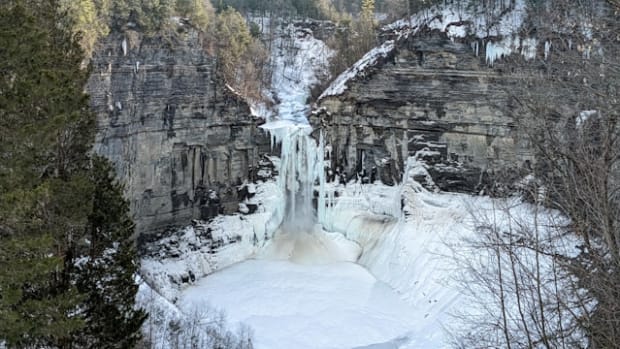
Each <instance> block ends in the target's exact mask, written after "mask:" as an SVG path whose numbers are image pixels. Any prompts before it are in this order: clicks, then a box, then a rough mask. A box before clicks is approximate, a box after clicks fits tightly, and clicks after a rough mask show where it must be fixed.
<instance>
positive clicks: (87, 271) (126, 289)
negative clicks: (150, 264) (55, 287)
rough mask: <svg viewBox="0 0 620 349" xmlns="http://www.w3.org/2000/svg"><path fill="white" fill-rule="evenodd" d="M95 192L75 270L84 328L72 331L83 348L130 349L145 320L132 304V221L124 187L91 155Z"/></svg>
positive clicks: (135, 261)
mask: <svg viewBox="0 0 620 349" xmlns="http://www.w3.org/2000/svg"><path fill="white" fill-rule="evenodd" d="M91 176H92V181H93V184H94V191H93V195H92V199H93V203H92V212H91V213H90V215H89V216H88V241H89V243H88V245H87V248H86V249H85V251H84V252H88V256H89V257H88V260H87V262H85V263H84V264H82V265H79V266H78V268H77V276H76V278H77V280H78V289H79V290H80V291H81V292H83V293H85V294H86V295H87V299H86V310H85V313H86V314H85V315H86V328H85V330H84V331H83V332H81V333H79V334H78V335H77V338H76V339H78V340H80V341H81V342H82V343H83V344H84V346H85V347H88V348H118V349H120V348H132V347H133V346H134V345H135V344H136V342H137V341H138V340H139V339H140V327H141V326H142V323H143V322H144V320H145V318H146V314H145V313H144V312H143V311H142V310H136V309H134V307H133V304H134V298H135V295H136V292H137V290H138V286H137V285H136V284H135V282H134V276H135V274H136V272H137V271H138V259H137V253H136V249H135V247H134V243H133V240H132V236H133V233H134V224H133V222H132V220H131V218H130V216H129V204H128V203H127V201H126V200H125V199H124V198H123V187H122V186H121V185H120V184H118V183H116V182H115V179H114V173H113V169H112V167H111V165H110V164H109V162H108V161H107V160H105V159H103V158H101V157H95V158H94V159H93V166H92V170H91Z"/></svg>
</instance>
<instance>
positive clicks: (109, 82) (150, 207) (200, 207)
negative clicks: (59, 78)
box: [87, 30, 269, 237]
mask: <svg viewBox="0 0 620 349" xmlns="http://www.w3.org/2000/svg"><path fill="white" fill-rule="evenodd" d="M205 45H206V43H204V42H203V40H202V38H201V37H200V35H199V34H198V33H196V32H195V31H191V30H189V31H186V32H184V33H182V34H178V35H175V36H174V37H151V38H147V37H143V36H142V35H140V34H138V33H136V32H127V33H123V34H119V33H117V34H111V35H110V36H109V37H108V38H106V39H105V40H104V41H103V42H102V43H101V45H100V47H99V49H98V50H97V51H96V52H95V55H94V57H93V61H92V62H93V73H92V75H91V78H90V80H89V83H88V85H87V91H88V93H89V94H90V96H91V104H92V107H93V109H94V110H95V112H96V114H97V127H98V130H97V131H98V132H97V138H96V144H95V151H96V152H97V153H99V154H101V155H103V156H105V157H107V158H109V159H110V160H111V161H112V162H113V163H114V165H115V167H116V170H117V172H118V175H119V177H120V179H121V180H122V181H123V182H124V183H125V186H126V195H127V197H128V199H129V200H130V204H131V210H132V213H133V216H134V220H135V222H136V225H137V231H138V233H139V234H140V236H141V237H144V236H148V235H149V234H145V233H149V232H156V231H162V230H164V229H166V228H169V227H178V226H185V225H187V224H188V223H189V220H190V219H193V218H195V219H207V218H209V217H212V216H214V215H216V214H217V213H219V212H224V213H229V212H232V211H236V210H237V208H238V205H237V203H238V197H237V196H238V193H237V185H239V184H241V183H242V182H243V181H246V180H248V179H252V178H253V177H254V176H255V174H256V170H257V164H258V162H259V159H260V156H261V153H262V152H263V151H265V152H267V151H269V138H268V136H266V135H265V134H264V133H263V131H261V130H260V129H259V128H257V122H258V120H256V119H254V118H253V117H252V116H251V112H250V108H249V106H248V105H247V104H246V103H245V102H244V101H243V99H242V98H240V97H239V96H237V95H236V94H235V93H234V92H233V91H231V90H230V89H229V88H228V87H227V86H225V84H224V83H223V82H222V81H221V80H219V79H218V78H217V77H216V74H215V70H216V60H215V59H214V58H213V57H212V56H210V55H209V54H207V52H206V50H205V49H204V46H205Z"/></svg>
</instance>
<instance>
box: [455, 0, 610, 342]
mask: <svg viewBox="0 0 620 349" xmlns="http://www.w3.org/2000/svg"><path fill="white" fill-rule="evenodd" d="M529 5H530V7H529V9H530V13H529V16H528V21H529V28H530V31H527V29H526V30H524V32H523V33H521V35H524V36H526V37H536V38H537V39H538V40H539V49H540V50H539V52H541V53H540V54H539V55H538V57H537V58H536V59H535V60H534V61H526V60H524V59H523V58H522V57H513V58H510V59H509V60H508V61H507V62H506V63H507V64H505V65H504V67H510V68H511V69H512V70H513V71H515V72H518V73H515V74H517V75H518V78H517V79H516V80H515V84H514V85H512V86H510V88H509V89H507V93H508V94H509V96H511V98H512V101H511V103H510V105H509V106H508V107H507V111H508V112H511V113H513V115H514V116H515V120H517V125H518V127H519V128H520V129H521V134H522V135H524V138H525V139H524V140H525V141H526V142H527V143H528V144H529V145H530V147H531V148H532V150H533V152H534V154H535V163H534V169H533V172H534V173H533V174H534V176H533V177H532V178H533V179H532V180H531V181H530V182H529V183H528V184H527V185H526V186H525V187H524V188H523V194H524V196H525V197H528V198H530V201H531V204H532V209H533V212H530V214H529V215H527V216H524V217H517V216H515V215H514V214H512V213H511V209H510V207H500V208H495V209H494V210H493V213H492V214H487V215H486V216H484V215H483V216H482V217H481V214H480V212H478V213H477V214H476V215H477V217H478V219H477V223H476V227H477V231H478V232H479V235H478V237H477V238H476V239H475V240H472V241H469V243H468V246H469V247H470V248H475V253H478V254H481V255H483V256H486V257H487V258H488V259H489V261H486V262H485V263H480V261H479V260H471V259H470V260H466V261H465V262H464V266H465V267H466V269H467V270H468V271H469V273H468V274H467V275H468V277H467V278H466V281H467V283H466V285H465V286H467V289H469V290H470V293H471V294H472V295H476V296H477V297H478V298H477V299H478V301H480V303H482V304H481V305H480V306H481V308H482V309H485V310H486V313H485V314H484V316H480V317H477V318H471V317H469V318H464V319H466V320H468V321H470V322H472V323H476V324H477V327H476V329H475V331H470V332H469V333H466V335H465V336H462V337H460V338H458V340H457V344H458V345H460V346H465V347H467V346H468V344H469V345H471V344H476V343H477V344H476V345H475V346H477V347H479V346H480V343H481V342H480V341H481V339H483V338H487V339H489V340H488V341H487V342H486V343H488V344H489V345H499V346H501V347H509V346H511V345H512V346H513V347H530V348H538V347H544V348H575V347H588V348H618V347H620V289H619V288H618V285H620V144H619V137H620V125H619V124H618V119H619V114H620V105H619V104H618V103H619V101H620V98H619V95H618V93H619V91H620V20H619V17H618V15H619V14H620V2H618V1H617V0H608V1H570V0H549V1H540V2H530V3H529ZM548 208H552V209H555V210H557V212H560V213H561V214H562V215H563V217H566V219H555V220H551V221H550V220H549V219H548V216H549V212H550V211H548ZM497 215H501V217H502V218H501V219H499V220H498V218H497ZM472 253H474V252H472ZM491 265H492V266H493V267H491ZM483 295H486V296H483Z"/></svg>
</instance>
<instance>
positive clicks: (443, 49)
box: [311, 28, 532, 192]
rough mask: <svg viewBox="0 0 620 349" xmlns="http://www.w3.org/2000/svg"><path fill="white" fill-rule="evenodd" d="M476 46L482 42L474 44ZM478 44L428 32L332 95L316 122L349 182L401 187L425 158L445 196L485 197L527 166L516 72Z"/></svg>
mask: <svg viewBox="0 0 620 349" xmlns="http://www.w3.org/2000/svg"><path fill="white" fill-rule="evenodd" d="M474 40H476V39H474ZM477 45H480V47H481V49H480V50H479V51H482V52H484V51H483V48H484V46H483V45H484V44H483V43H482V42H476V41H474V42H473V44H472V42H467V41H466V40H464V39H457V40H454V38H449V37H448V35H447V34H446V33H445V32H442V31H439V30H431V29H428V28H426V29H423V30H420V31H419V32H418V33H416V34H415V35H411V36H410V37H408V38H406V39H404V40H396V41H395V44H394V49H393V50H390V51H389V52H388V53H387V54H385V55H383V56H382V57H380V58H379V59H378V60H377V62H376V64H374V65H372V66H369V67H367V68H366V69H365V71H364V72H363V74H357V75H356V76H354V77H352V78H351V79H350V80H349V81H347V84H346V87H347V88H346V89H345V90H343V91H337V93H327V94H326V95H325V96H323V98H322V99H321V100H320V101H319V103H318V108H317V111H316V112H315V113H314V114H313V115H312V117H311V122H312V123H313V124H314V125H316V126H320V127H321V128H322V129H323V130H324V132H325V134H326V140H327V142H328V143H330V144H331V147H332V151H331V161H332V168H333V169H334V170H335V171H339V172H340V173H341V175H343V176H344V177H348V178H351V177H353V176H355V175H356V174H359V175H360V176H361V177H366V178H367V179H368V180H373V179H380V180H382V181H383V182H384V183H387V184H390V183H395V182H397V181H399V180H400V178H401V177H402V174H403V171H404V170H405V164H406V161H407V158H408V157H410V156H413V155H414V154H415V153H416V152H418V151H420V153H418V154H419V155H418V156H419V157H420V158H421V159H422V160H425V161H426V162H427V164H428V165H430V166H429V167H428V171H429V173H430V175H431V176H432V177H433V180H434V182H435V184H436V185H437V186H438V187H439V188H440V189H442V190H449V191H465V192H477V191H479V190H481V189H483V188H485V186H486V185H487V184H488V182H489V181H490V178H492V177H494V176H497V175H498V173H499V172H512V171H514V170H519V169H522V168H523V167H527V166H528V163H529V162H530V161H532V156H531V154H530V151H529V150H528V146H527V144H526V140H525V137H524V134H523V132H522V131H520V130H519V129H518V127H517V123H516V119H515V116H514V115H512V113H511V111H510V99H509V97H508V95H507V93H506V91H507V90H508V89H510V86H511V84H513V83H515V82H516V81H515V80H516V79H515V75H514V74H513V73H511V71H510V69H509V67H506V66H502V65H501V64H499V63H496V64H495V67H490V66H489V64H487V62H485V57H484V53H482V55H478V52H476V51H477V50H476V47H477Z"/></svg>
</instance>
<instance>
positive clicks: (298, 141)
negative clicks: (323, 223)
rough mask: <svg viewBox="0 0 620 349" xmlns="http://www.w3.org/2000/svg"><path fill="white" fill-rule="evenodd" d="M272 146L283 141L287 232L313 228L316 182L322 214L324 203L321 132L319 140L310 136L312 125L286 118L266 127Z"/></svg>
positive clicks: (282, 187) (280, 178)
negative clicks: (281, 121) (289, 120)
mask: <svg viewBox="0 0 620 349" xmlns="http://www.w3.org/2000/svg"><path fill="white" fill-rule="evenodd" d="M266 129H267V130H268V131H269V132H270V134H271V137H272V146H274V145H275V144H280V148H281V153H280V164H279V168H278V171H279V175H278V187H279V188H280V191H281V193H282V196H283V198H284V200H283V201H282V202H281V204H280V205H281V208H282V212H284V215H283V221H282V224H281V228H282V230H283V231H286V232H291V233H294V232H312V231H313V230H314V226H315V224H316V223H317V214H316V213H315V210H314V207H313V198H314V190H315V189H314V188H315V183H317V182H318V183H319V195H318V200H319V202H318V207H319V211H320V212H319V215H320V214H321V213H322V211H321V210H322V208H323V206H324V196H325V195H324V191H325V175H324V160H323V158H324V146H323V137H322V135H321V137H320V139H319V141H318V142H317V141H316V140H315V139H314V138H312V137H311V136H310V133H311V132H312V127H310V125H308V124H305V123H292V122H283V123H276V124H271V125H268V126H267V127H266Z"/></svg>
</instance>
